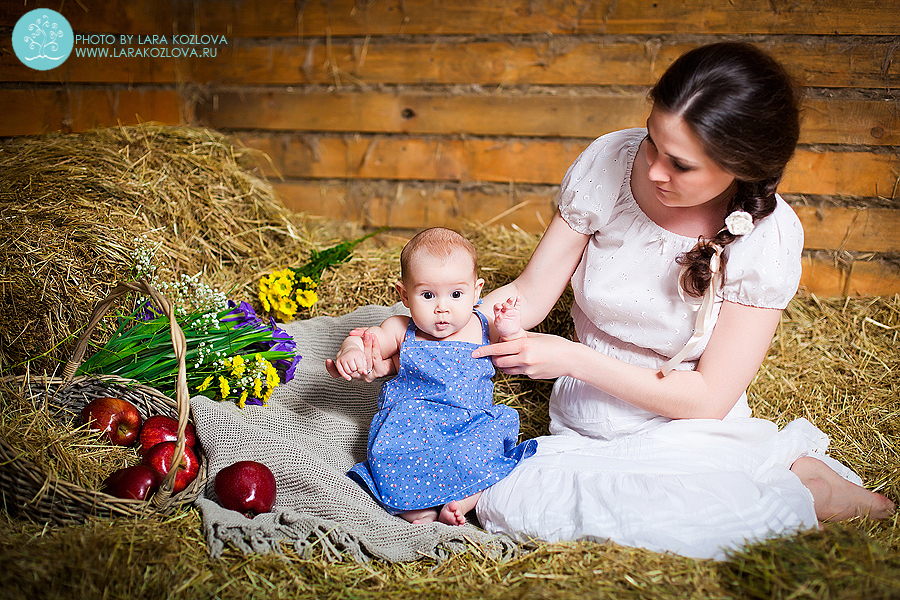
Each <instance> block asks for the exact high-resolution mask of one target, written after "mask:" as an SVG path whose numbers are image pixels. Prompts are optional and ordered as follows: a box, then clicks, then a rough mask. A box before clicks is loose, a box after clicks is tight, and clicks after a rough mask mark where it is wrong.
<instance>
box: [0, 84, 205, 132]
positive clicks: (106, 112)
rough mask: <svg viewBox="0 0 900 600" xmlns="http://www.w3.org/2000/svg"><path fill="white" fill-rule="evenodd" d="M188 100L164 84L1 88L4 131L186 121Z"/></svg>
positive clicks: (2, 130) (81, 128)
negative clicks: (118, 87) (149, 86)
mask: <svg viewBox="0 0 900 600" xmlns="http://www.w3.org/2000/svg"><path fill="white" fill-rule="evenodd" d="M183 111H184V102H183V101H182V99H181V97H180V96H179V95H178V93H177V92H174V91H165V90H149V91H147V90H144V91H139V90H87V89H78V88H69V89H67V90H0V112H2V114H3V115H4V118H3V120H2V121H0V136H13V135H29V134H37V133H45V132H48V131H64V132H75V131H85V130H88V129H93V128H96V127H112V126H115V125H118V124H123V125H134V124H137V123H140V122H144V121H156V122H159V123H164V124H169V125H178V124H181V123H184V122H186V120H187V119H188V118H189V116H184V115H183V114H182V112H183Z"/></svg>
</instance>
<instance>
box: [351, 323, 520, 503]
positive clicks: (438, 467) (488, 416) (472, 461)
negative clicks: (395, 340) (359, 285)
mask: <svg viewBox="0 0 900 600" xmlns="http://www.w3.org/2000/svg"><path fill="white" fill-rule="evenodd" d="M475 314H477V315H478V318H479V319H480V320H481V329H482V344H487V343H489V337H488V323H487V319H486V318H485V317H484V315H482V314H481V313H480V312H478V311H475ZM477 347H478V344H473V343H471V342H461V341H424V340H416V325H415V323H413V321H412V319H410V320H409V327H408V328H407V330H406V337H405V338H404V340H403V343H402V344H401V346H400V368H399V372H398V374H397V376H396V377H395V378H394V379H392V380H390V381H388V382H386V383H385V384H384V386H383V387H382V390H381V396H380V397H379V399H378V407H379V410H378V412H377V413H376V414H375V417H374V418H373V419H372V424H371V426H370V428H369V444H368V459H367V460H365V461H363V462H361V463H358V464H357V465H355V466H354V467H353V468H352V469H351V470H350V471H349V473H348V475H349V476H350V477H352V478H353V479H355V480H356V481H358V482H359V483H360V484H361V485H363V486H364V487H365V488H367V489H368V491H369V492H370V493H371V494H372V496H373V497H374V498H375V499H376V500H377V501H378V502H380V503H381V504H382V505H383V506H384V507H385V508H386V509H387V510H388V511H389V512H390V513H392V514H397V513H399V512H403V511H407V510H416V509H420V508H430V507H432V506H442V505H444V504H446V503H447V502H450V501H451V500H461V499H463V498H465V497H467V496H471V495H472V494H474V493H476V492H479V491H481V490H484V489H486V488H488V487H490V486H491V485H493V484H494V483H496V482H498V481H500V480H501V479H503V478H504V477H505V476H506V475H508V474H509V472H510V471H512V469H513V467H514V466H516V464H517V463H518V462H519V461H520V460H522V459H523V458H527V457H528V456H531V455H532V454H534V452H535V450H536V449H537V442H536V441H534V440H528V441H526V442H523V443H521V444H519V445H516V439H517V438H518V435H519V414H518V413H517V412H516V411H515V410H514V409H512V408H510V407H508V406H506V405H505V404H499V405H494V403H493V391H494V384H493V382H492V381H491V378H492V377H493V376H494V366H493V364H492V363H491V360H490V358H489V357H485V358H478V359H476V358H472V351H473V350H474V349H475V348H477Z"/></svg>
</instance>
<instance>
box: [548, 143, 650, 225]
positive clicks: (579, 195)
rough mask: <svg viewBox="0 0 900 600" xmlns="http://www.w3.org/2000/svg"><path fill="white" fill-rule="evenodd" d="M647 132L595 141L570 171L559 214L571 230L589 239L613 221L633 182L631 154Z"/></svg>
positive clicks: (561, 198) (561, 191)
mask: <svg viewBox="0 0 900 600" xmlns="http://www.w3.org/2000/svg"><path fill="white" fill-rule="evenodd" d="M646 134H647V131H646V130H645V129H641V128H635V129H625V130H622V131H614V132H612V133H608V134H606V135H604V136H602V137H599V138H597V139H596V140H594V141H593V142H592V143H591V145H590V146H588V147H587V148H586V149H585V150H584V152H582V153H581V155H580V156H579V157H578V158H577V159H575V162H573V163H572V165H571V166H570V167H569V170H568V171H566V176H565V177H563V180H562V184H561V186H560V190H559V198H558V200H557V203H558V205H559V212H560V214H561V215H562V217H563V219H565V220H566V223H568V224H569V227H571V228H572V229H574V230H575V231H577V232H578V233H583V234H586V235H591V234H593V233H594V232H596V231H598V230H600V229H601V228H602V227H603V226H604V225H605V224H606V223H607V222H608V221H609V218H610V215H611V214H612V210H613V207H614V206H615V204H616V201H617V200H618V199H619V194H620V193H621V191H622V186H623V185H624V184H625V183H626V182H627V181H628V180H629V175H630V173H631V161H630V160H629V154H628V153H629V150H631V149H633V148H634V146H636V145H639V144H640V143H641V140H643V139H644V137H645V136H646Z"/></svg>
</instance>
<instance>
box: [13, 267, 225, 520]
mask: <svg viewBox="0 0 900 600" xmlns="http://www.w3.org/2000/svg"><path fill="white" fill-rule="evenodd" d="M129 292H139V293H141V294H145V295H148V296H150V297H151V298H152V299H153V301H154V303H155V304H156V306H158V307H160V308H161V309H162V311H163V313H164V314H165V315H166V316H167V317H168V318H169V323H170V330H171V333H172V346H173V348H174V350H175V356H176V358H177V359H178V375H177V379H176V400H177V401H173V400H172V399H170V398H168V397H166V396H165V395H163V394H162V393H161V392H159V391H158V390H156V389H154V388H152V387H149V386H146V385H143V384H141V383H138V382H136V381H133V380H129V379H122V378H120V377H116V376H112V375H97V376H94V375H91V376H79V377H75V373H76V371H77V370H78V367H79V365H80V364H81V361H82V360H83V357H84V352H85V350H86V348H87V346H88V343H89V342H90V338H91V333H92V331H93V330H94V327H96V325H97V323H98V322H99V321H100V319H101V318H103V316H104V315H105V314H106V313H107V311H108V310H109V307H110V306H111V305H112V304H113V302H115V301H116V300H117V299H118V298H120V297H122V296H124V295H126V294H127V293H129ZM186 349H187V344H186V341H185V337H184V332H183V331H182V330H181V327H180V326H179V325H178V323H177V322H176V321H175V318H174V312H173V308H172V305H171V303H169V301H168V300H167V299H166V298H165V297H163V296H162V295H161V294H159V292H157V291H156V290H155V289H154V288H153V287H152V286H151V285H150V284H149V283H147V282H146V281H144V280H140V281H137V282H127V283H119V284H118V285H117V286H116V287H115V288H113V290H112V291H111V292H110V293H109V295H108V296H107V297H106V298H105V299H104V300H102V301H100V302H99V303H98V304H97V306H96V307H95V309H94V312H93V314H92V315H91V319H90V321H89V322H88V326H87V327H86V328H85V330H84V332H83V333H82V334H81V337H80V338H79V340H78V343H77V344H76V347H75V350H74V352H73V354H72V358H71V359H70V360H69V362H68V363H67V364H66V367H65V369H64V371H63V376H62V377H31V376H27V375H26V376H24V377H12V378H6V379H5V380H4V383H5V385H6V386H8V387H9V386H14V387H16V388H18V392H19V393H21V394H22V395H23V396H25V397H26V398H29V399H30V400H31V401H32V402H33V403H35V405H36V406H41V405H44V404H46V406H47V407H48V409H49V410H50V411H51V413H52V414H54V415H55V416H58V417H60V418H61V419H62V420H67V419H70V418H72V417H74V416H76V415H78V414H80V412H81V409H82V408H83V407H84V406H85V405H86V404H87V403H88V402H90V401H91V400H93V399H95V398H100V397H102V396H116V397H119V398H123V399H125V400H128V401H130V402H131V403H132V404H134V405H135V406H136V407H137V409H138V411H139V412H140V413H141V417H142V418H144V419H146V418H147V417H149V416H151V415H157V414H162V415H167V416H170V417H173V418H177V419H178V440H177V443H176V447H175V457H176V458H175V460H174V464H172V466H171V468H170V470H169V473H168V474H167V475H166V477H165V478H164V479H163V481H162V483H161V484H160V487H159V490H158V491H157V492H156V493H155V494H153V496H151V497H150V498H149V499H148V500H145V501H143V500H126V499H121V498H116V497H115V496H111V495H109V494H105V493H103V492H100V491H97V490H90V489H85V488H83V487H81V486H78V485H75V484H73V483H70V482H68V481H64V480H61V479H59V478H58V477H56V476H55V475H53V474H50V473H46V472H44V471H42V470H41V469H39V468H38V467H37V466H36V465H35V464H34V463H33V462H31V461H29V460H27V459H26V458H24V457H22V456H21V455H20V453H19V452H17V451H16V450H15V448H13V447H12V446H11V445H9V443H8V442H7V441H6V440H5V439H3V437H2V436H0V502H2V507H3V508H4V509H5V510H6V511H7V512H9V513H10V514H15V515H18V516H24V517H26V518H28V519H30V520H32V521H36V522H40V523H47V522H52V523H60V524H61V523H67V522H73V521H76V522H80V521H83V520H85V519H86V518H88V517H91V516H95V517H107V516H147V515H148V514H153V513H167V512H171V511H173V510H175V509H176V508H178V507H179V506H182V505H184V504H189V503H191V502H193V501H194V500H195V499H196V498H197V497H198V496H199V495H200V494H201V492H202V490H203V488H204V484H205V480H206V477H207V473H206V468H207V464H206V459H205V456H204V455H203V452H202V449H200V450H199V452H198V456H197V458H198V460H199V461H200V471H199V473H198V475H197V478H196V479H194V481H193V482H191V483H190V484H188V486H187V487H186V488H185V489H184V490H182V491H180V492H178V493H177V494H173V493H172V491H173V485H174V480H175V474H176V472H177V470H178V466H179V463H180V462H181V453H182V449H183V448H184V445H185V428H186V427H187V424H188V421H189V420H190V405H189V396H188V388H187V371H186V365H185V353H186Z"/></svg>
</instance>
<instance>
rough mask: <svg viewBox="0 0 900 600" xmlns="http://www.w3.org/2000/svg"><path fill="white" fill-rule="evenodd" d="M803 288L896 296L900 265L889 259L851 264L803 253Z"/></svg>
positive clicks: (835, 294)
mask: <svg viewBox="0 0 900 600" xmlns="http://www.w3.org/2000/svg"><path fill="white" fill-rule="evenodd" d="M800 286H801V289H804V290H806V291H807V292H810V293H813V294H815V295H817V296H821V297H823V298H825V297H844V296H893V295H894V294H900V267H897V265H895V264H892V263H890V262H887V261H881V260H872V261H860V260H857V261H854V262H853V263H851V264H850V266H849V267H846V266H839V265H836V264H835V263H834V262H833V261H830V260H827V259H824V258H818V257H812V256H804V257H803V274H802V276H801V277H800Z"/></svg>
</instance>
